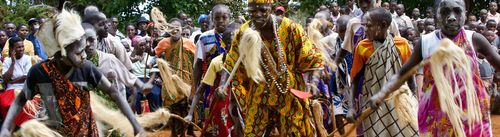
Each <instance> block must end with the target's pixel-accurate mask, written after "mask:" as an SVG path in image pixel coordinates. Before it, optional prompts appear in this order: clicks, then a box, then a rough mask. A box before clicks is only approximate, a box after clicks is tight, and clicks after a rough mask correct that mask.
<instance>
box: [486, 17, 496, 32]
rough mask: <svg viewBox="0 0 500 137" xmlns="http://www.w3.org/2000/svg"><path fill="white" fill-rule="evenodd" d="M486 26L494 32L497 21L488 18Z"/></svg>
mask: <svg viewBox="0 0 500 137" xmlns="http://www.w3.org/2000/svg"><path fill="white" fill-rule="evenodd" d="M486 28H487V29H488V30H489V31H492V32H494V33H496V31H497V22H496V21H495V20H488V21H487V22H486Z"/></svg>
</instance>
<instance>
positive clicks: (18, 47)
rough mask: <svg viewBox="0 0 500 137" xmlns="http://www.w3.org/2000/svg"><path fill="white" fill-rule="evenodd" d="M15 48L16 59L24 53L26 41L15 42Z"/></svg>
mask: <svg viewBox="0 0 500 137" xmlns="http://www.w3.org/2000/svg"><path fill="white" fill-rule="evenodd" d="M14 50H15V51H16V54H15V56H16V59H20V58H21V57H23V55H24V43H23V41H19V42H16V43H14Z"/></svg>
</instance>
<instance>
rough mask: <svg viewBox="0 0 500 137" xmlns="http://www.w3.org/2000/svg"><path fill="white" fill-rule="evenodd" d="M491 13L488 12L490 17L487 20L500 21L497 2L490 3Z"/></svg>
mask: <svg viewBox="0 0 500 137" xmlns="http://www.w3.org/2000/svg"><path fill="white" fill-rule="evenodd" d="M488 8H489V10H490V11H489V12H488V17H486V20H495V22H498V21H500V14H498V12H497V10H498V5H497V3H496V2H490V5H489V7H488Z"/></svg>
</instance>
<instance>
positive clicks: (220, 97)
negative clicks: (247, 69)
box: [215, 86, 227, 100]
mask: <svg viewBox="0 0 500 137" xmlns="http://www.w3.org/2000/svg"><path fill="white" fill-rule="evenodd" d="M215 96H216V98H217V100H224V99H225V98H226V97H227V93H226V90H225V89H224V86H220V87H218V88H217V89H216V90H215Z"/></svg>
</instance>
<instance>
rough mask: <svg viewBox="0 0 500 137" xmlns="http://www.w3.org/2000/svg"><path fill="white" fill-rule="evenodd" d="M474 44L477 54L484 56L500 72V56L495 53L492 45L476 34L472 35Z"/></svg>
mask: <svg viewBox="0 0 500 137" xmlns="http://www.w3.org/2000/svg"><path fill="white" fill-rule="evenodd" d="M472 43H473V44H474V48H475V50H476V52H478V53H481V54H483V55H484V56H485V57H486V60H488V62H489V63H490V64H491V66H493V67H494V68H495V69H496V70H500V55H499V54H498V53H496V52H495V51H496V50H495V48H493V47H492V46H491V45H490V43H489V42H488V40H486V38H484V36H483V35H481V34H479V33H475V32H474V34H473V35H472Z"/></svg>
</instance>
